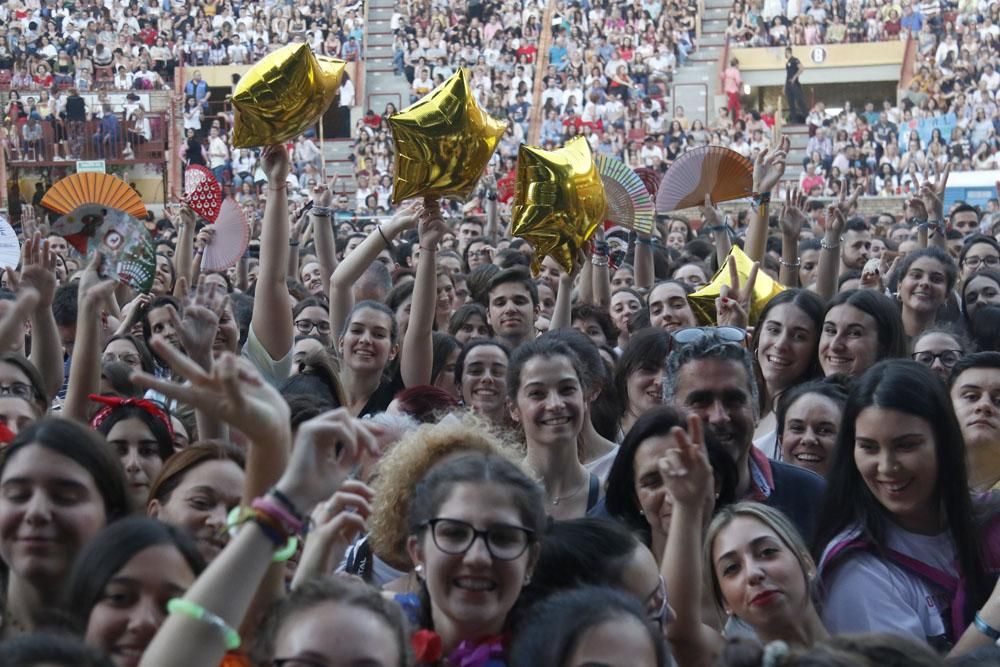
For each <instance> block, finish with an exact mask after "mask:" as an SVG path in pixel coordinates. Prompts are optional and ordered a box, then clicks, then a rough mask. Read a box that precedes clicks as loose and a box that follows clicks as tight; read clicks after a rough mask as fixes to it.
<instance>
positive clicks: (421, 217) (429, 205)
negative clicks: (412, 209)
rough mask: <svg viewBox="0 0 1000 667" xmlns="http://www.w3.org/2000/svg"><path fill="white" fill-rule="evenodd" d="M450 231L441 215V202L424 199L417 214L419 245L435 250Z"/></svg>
mask: <svg viewBox="0 0 1000 667" xmlns="http://www.w3.org/2000/svg"><path fill="white" fill-rule="evenodd" d="M449 231H451V230H450V229H449V228H448V225H447V224H446V223H445V221H444V217H442V215H441V204H440V203H439V202H438V200H437V199H431V198H428V199H425V200H424V204H423V206H422V207H421V208H420V209H419V211H418V214H417V233H418V234H419V235H420V247H421V248H425V249H427V250H437V248H438V244H439V243H441V239H442V238H444V235H445V234H447V233H448V232H449Z"/></svg>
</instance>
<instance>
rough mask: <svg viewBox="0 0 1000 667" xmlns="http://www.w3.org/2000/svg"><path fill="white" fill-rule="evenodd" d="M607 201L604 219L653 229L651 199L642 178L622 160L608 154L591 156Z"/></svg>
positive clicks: (617, 223) (642, 230)
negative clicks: (602, 184)
mask: <svg viewBox="0 0 1000 667" xmlns="http://www.w3.org/2000/svg"><path fill="white" fill-rule="evenodd" d="M594 162H596V163H597V173H599V174H600V175H601V181H603V182H604V196H605V198H606V199H607V201H608V209H607V211H606V212H605V214H604V217H605V219H607V220H609V221H610V222H613V223H614V224H616V225H621V226H622V227H628V228H629V229H634V230H635V231H637V232H645V233H646V234H649V233H650V232H652V231H653V198H652V197H650V196H649V191H648V190H646V186H645V185H644V184H643V182H642V179H641V178H639V175H638V174H636V173H635V172H634V171H632V170H631V169H629V168H628V165H626V164H625V163H624V162H622V161H621V160H619V159H617V158H613V157H611V156H609V155H603V154H597V155H595V156H594Z"/></svg>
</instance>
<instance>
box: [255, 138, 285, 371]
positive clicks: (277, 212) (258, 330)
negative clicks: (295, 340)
mask: <svg viewBox="0 0 1000 667" xmlns="http://www.w3.org/2000/svg"><path fill="white" fill-rule="evenodd" d="M261 167H262V168H263V170H264V173H265V174H266V175H267V205H266V206H265V207H264V220H263V227H262V231H261V238H260V273H259V274H258V275H257V290H256V292H255V293H254V304H253V317H252V318H251V320H250V329H251V330H252V331H253V333H254V335H255V336H256V337H257V340H259V341H260V343H261V345H262V346H263V347H264V350H265V351H266V352H267V354H268V356H270V357H271V359H272V360H274V361H278V360H280V359H284V358H285V357H286V356H287V355H288V353H289V352H290V351H291V349H292V306H291V304H290V302H289V300H288V287H287V285H286V284H285V266H286V265H287V264H288V182H287V180H286V179H287V178H288V170H289V160H288V151H286V150H285V147H284V146H281V145H277V146H268V147H266V148H265V149H264V152H263V153H262V154H261Z"/></svg>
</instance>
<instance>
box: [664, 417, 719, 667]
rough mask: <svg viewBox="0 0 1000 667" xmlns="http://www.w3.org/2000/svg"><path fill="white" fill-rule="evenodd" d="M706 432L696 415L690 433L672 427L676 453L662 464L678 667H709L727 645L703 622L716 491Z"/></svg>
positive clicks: (670, 634)
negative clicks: (668, 502) (708, 531)
mask: <svg viewBox="0 0 1000 667" xmlns="http://www.w3.org/2000/svg"><path fill="white" fill-rule="evenodd" d="M702 428H703V427H702V424H701V419H700V418H698V417H696V416H694V415H691V416H689V417H688V430H687V432H684V430H683V429H681V428H679V427H674V428H673V429H672V430H671V433H670V435H671V436H672V437H673V438H674V440H675V441H676V443H677V448H675V449H669V450H667V454H666V456H665V457H664V458H662V459H661V460H660V462H659V468H660V475H661V476H662V478H663V480H664V484H665V485H666V487H667V490H668V491H669V492H670V495H671V496H672V497H673V500H674V510H673V514H672V515H671V517H670V534H669V536H668V537H667V546H666V549H665V552H664V554H663V560H662V561H661V563H662V564H661V566H660V568H661V570H660V571H661V573H662V575H663V580H664V581H665V582H666V585H667V592H668V594H669V596H670V606H671V607H672V608H673V610H674V619H673V621H672V622H671V623H670V624H669V625H667V639H669V640H670V645H671V648H672V649H673V653H674V657H675V658H676V659H677V664H678V665H679V666H680V667H686V666H687V665H699V666H700V665H705V664H711V662H712V660H713V659H714V658H715V656H716V655H718V653H719V652H720V651H721V650H722V646H723V644H724V642H725V640H724V639H723V638H722V635H720V634H719V633H718V632H716V631H715V630H714V629H712V628H711V627H709V626H708V625H706V624H705V623H704V622H703V621H702V618H701V610H702V603H701V602H702V581H703V578H702V577H703V575H704V572H703V567H702V541H703V539H704V538H703V528H704V524H705V511H706V505H707V504H708V501H709V494H713V493H714V487H715V485H714V482H713V478H712V467H711V465H710V464H709V462H708V454H707V452H706V450H705V440H704V438H703V437H702Z"/></svg>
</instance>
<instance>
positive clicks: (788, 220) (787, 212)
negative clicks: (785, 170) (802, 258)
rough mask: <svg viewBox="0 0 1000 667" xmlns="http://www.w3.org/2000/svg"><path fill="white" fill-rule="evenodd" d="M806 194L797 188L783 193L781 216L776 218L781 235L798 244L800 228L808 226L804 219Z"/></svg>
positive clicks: (806, 219) (807, 220)
mask: <svg viewBox="0 0 1000 667" xmlns="http://www.w3.org/2000/svg"><path fill="white" fill-rule="evenodd" d="M806 199H808V197H807V195H806V193H804V192H803V191H802V189H801V188H799V187H798V186H796V187H794V188H790V189H789V190H788V191H787V192H786V193H785V201H784V202H782V204H781V215H780V216H779V217H778V226H779V227H781V233H782V235H784V236H786V237H788V238H789V239H793V238H794V239H795V241H796V242H798V239H799V235H800V234H801V233H802V228H803V227H805V226H806V225H808V224H809V218H808V217H806V214H805V207H806Z"/></svg>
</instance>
